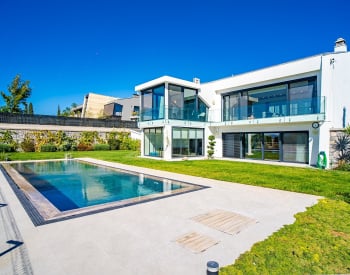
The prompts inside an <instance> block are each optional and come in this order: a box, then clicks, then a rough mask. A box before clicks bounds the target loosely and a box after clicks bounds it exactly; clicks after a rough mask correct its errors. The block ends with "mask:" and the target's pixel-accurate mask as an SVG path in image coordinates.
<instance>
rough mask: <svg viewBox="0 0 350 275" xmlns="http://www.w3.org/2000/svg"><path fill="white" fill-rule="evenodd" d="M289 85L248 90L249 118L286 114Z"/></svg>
mask: <svg viewBox="0 0 350 275" xmlns="http://www.w3.org/2000/svg"><path fill="white" fill-rule="evenodd" d="M286 99H287V85H280V86H273V87H268V88H263V89H257V90H253V91H248V118H265V117H276V116H285V115H287V114H286V111H287V107H286V104H287V102H286Z"/></svg>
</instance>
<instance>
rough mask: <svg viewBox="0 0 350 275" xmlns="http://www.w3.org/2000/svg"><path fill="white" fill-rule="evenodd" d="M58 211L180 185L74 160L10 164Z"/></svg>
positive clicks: (179, 186)
mask: <svg viewBox="0 0 350 275" xmlns="http://www.w3.org/2000/svg"><path fill="white" fill-rule="evenodd" d="M11 166H12V167H13V168H15V169H16V170H17V171H18V172H19V173H20V174H21V175H22V176H23V177H24V178H25V179H26V180H27V181H28V182H29V183H30V184H31V185H32V186H34V187H35V188H36V189H37V190H38V191H39V192H40V193H41V194H42V195H43V196H44V197H46V198H47V199H48V200H49V201H50V202H51V203H52V204H53V205H54V206H55V207H56V208H57V209H59V210H60V211H67V210H72V209H77V208H82V207H86V206H92V205H97V204H103V203H109V202H114V201H121V200H125V199H131V198H139V197H142V196H146V195H150V194H155V193H162V192H167V191H171V190H176V189H180V188H183V187H184V186H183V185H182V183H180V182H173V181H170V180H167V179H160V178H155V177H149V176H145V175H143V174H136V173H128V172H126V171H122V170H117V169H112V168H108V167H102V166H97V165H93V164H89V163H85V162H80V161H76V160H64V161H48V162H25V163H13V164H11Z"/></svg>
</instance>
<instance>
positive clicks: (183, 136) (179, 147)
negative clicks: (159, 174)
mask: <svg viewBox="0 0 350 275" xmlns="http://www.w3.org/2000/svg"><path fill="white" fill-rule="evenodd" d="M203 137H204V130H203V129H196V128H178V127H174V128H173V133H172V156H173V157H184V156H203Z"/></svg>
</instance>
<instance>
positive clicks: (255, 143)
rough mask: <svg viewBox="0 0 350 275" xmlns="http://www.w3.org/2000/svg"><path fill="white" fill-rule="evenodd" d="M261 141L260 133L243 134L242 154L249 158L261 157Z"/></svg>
mask: <svg viewBox="0 0 350 275" xmlns="http://www.w3.org/2000/svg"><path fill="white" fill-rule="evenodd" d="M262 142H263V136H262V134H261V133H246V134H245V135H244V145H245V146H244V156H245V158H249V159H262V157H263V155H262V154H263V151H262V148H263V147H262Z"/></svg>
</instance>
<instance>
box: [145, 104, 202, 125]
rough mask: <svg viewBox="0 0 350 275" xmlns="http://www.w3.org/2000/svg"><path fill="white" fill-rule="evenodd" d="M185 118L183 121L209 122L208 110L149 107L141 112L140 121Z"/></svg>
mask: <svg viewBox="0 0 350 275" xmlns="http://www.w3.org/2000/svg"><path fill="white" fill-rule="evenodd" d="M163 119H168V120H183V121H198V122H207V121H208V112H207V111H202V112H200V111H196V110H193V109H189V108H174V107H173V108H161V109H148V110H143V111H141V113H140V121H141V122H142V121H150V120H163Z"/></svg>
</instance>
